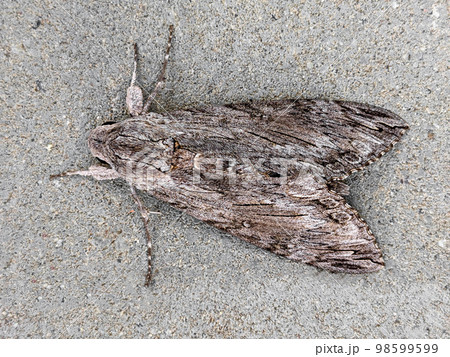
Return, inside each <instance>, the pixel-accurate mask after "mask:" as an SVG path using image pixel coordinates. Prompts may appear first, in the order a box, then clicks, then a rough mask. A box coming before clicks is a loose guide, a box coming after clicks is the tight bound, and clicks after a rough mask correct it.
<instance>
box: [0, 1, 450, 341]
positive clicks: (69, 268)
mask: <svg viewBox="0 0 450 357" xmlns="http://www.w3.org/2000/svg"><path fill="white" fill-rule="evenodd" d="M447 16H448V14H447V10H446V3H445V1H410V2H404V1H399V0H397V1H382V2H372V1H370V2H369V1H366V2H354V3H353V2H346V1H312V0H309V1H308V0H306V1H285V0H273V1H248V2H247V1H217V2H213V1H200V0H193V1H170V3H169V2H166V1H130V2H126V4H125V3H124V4H122V3H121V4H118V2H116V3H115V4H113V3H111V2H109V1H99V2H94V3H92V4H90V3H89V2H85V1H70V2H66V1H57V0H48V1H20V2H17V1H8V2H5V3H3V4H2V15H1V32H0V37H1V51H0V56H1V61H0V68H1V74H2V75H1V78H0V88H1V92H0V99H1V108H0V110H1V125H0V135H1V141H0V145H1V172H0V177H1V200H2V201H1V202H2V205H1V208H0V217H1V220H0V224H1V242H0V244H1V245H0V247H1V248H0V292H1V296H0V304H1V306H0V337H5V338H9V337H44V338H49V337H52V338H58V337H93V338H95V337H135V338H136V337H165V338H168V337H200V338H203V337H291V338H297V337H300V338H338V337H339V338H343V337H345V338H353V337H366V338H376V337H383V338H384V337H391V338H406V337H410V338H413V337H414V338H428V337H434V338H448V337H449V333H448V316H449V315H448V313H449V305H448V303H449V282H448V272H449V265H448V253H449V251H448V240H447V239H448V235H447V234H448V233H447V232H448V231H449V220H448V215H447V214H448V200H449V196H448V174H449V172H448V152H449V145H448V136H447V135H448V129H449V127H448V114H447V111H448V99H449V98H448V94H449V93H448V82H449V78H448V77H449V76H448V75H449V72H448V61H447V60H448V53H449V52H448V51H449V48H448V47H449V46H448V28H449V23H448V17H447ZM169 24H174V25H175V27H176V37H175V40H174V43H173V51H172V57H171V61H170V63H169V66H168V76H167V78H168V83H167V87H166V89H165V90H164V92H163V93H162V95H161V96H160V98H159V103H160V104H161V107H160V108H159V110H165V109H170V108H172V109H173V108H181V107H186V106H191V105H195V104H199V103H227V102H237V101H246V100H248V99H273V98H287V97H291V98H297V97H305V98H313V97H327V98H336V99H345V100H352V101H360V102H368V103H371V104H375V105H380V106H383V107H386V108H388V109H391V110H393V111H395V112H396V113H398V114H399V115H401V116H402V117H403V118H405V120H406V121H407V122H408V123H409V124H410V126H411V130H410V131H409V132H408V133H407V135H406V137H405V139H404V140H403V141H402V142H401V143H400V144H399V145H397V146H396V147H395V149H394V150H393V151H392V152H391V153H390V154H389V155H387V156H386V157H383V158H382V160H380V161H378V162H377V163H375V164H374V165H372V166H371V167H370V168H369V169H367V170H365V171H364V172H360V173H357V174H355V175H353V176H352V177H351V178H350V179H349V183H350V184H351V190H352V194H351V196H350V198H349V201H350V202H351V204H352V205H354V206H355V207H357V208H358V210H359V211H360V212H361V215H362V216H363V217H364V218H365V219H366V220H367V222H368V223H369V225H370V226H371V228H372V230H373V232H374V234H375V235H376V237H377V239H378V242H379V244H380V246H381V248H382V250H383V252H384V258H385V260H386V269H384V270H383V271H381V272H379V273H376V274H372V275H362V276H350V275H340V274H337V275H332V274H329V273H327V272H325V271H320V270H318V269H316V268H313V267H310V266H306V265H303V264H298V263H293V262H290V261H288V260H285V259H282V258H279V257H277V256H275V255H273V254H271V253H268V252H265V251H263V250H261V249H258V248H256V247H253V246H251V245H249V244H246V243H244V242H241V241H239V240H238V239H236V238H234V237H231V236H229V235H227V234H224V233H221V232H219V231H217V230H215V229H213V228H211V227H208V226H207V225H205V224H203V223H201V222H199V221H197V220H195V219H193V218H191V217H188V216H186V215H183V214H180V213H179V212H178V211H176V210H174V209H172V208H170V207H169V206H168V205H166V204H164V203H162V202H159V201H157V200H155V199H153V198H152V197H150V196H146V197H145V202H146V204H147V205H148V206H149V207H150V208H151V209H153V210H158V211H160V212H161V213H162V215H161V216H155V217H154V219H153V221H152V231H153V237H154V247H155V248H154V249H155V253H154V266H155V267H156V272H155V275H154V282H153V285H152V286H151V288H149V289H147V288H144V287H143V282H144V276H145V269H146V268H145V265H146V263H145V262H146V257H145V246H144V236H143V228H142V225H141V221H140V217H139V215H137V214H136V212H133V211H134V210H135V209H136V208H135V206H134V203H133V201H132V199H131V198H130V196H129V193H128V189H127V187H126V185H125V184H124V183H115V182H94V181H93V180H89V179H83V178H67V179H59V180H56V181H50V180H49V175H51V174H54V173H59V172H61V171H64V170H68V169H75V168H85V167H87V166H88V165H90V164H91V163H92V162H93V161H94V160H93V158H92V157H91V156H90V153H89V151H88V149H87V146H86V137H87V134H88V132H89V130H90V129H91V128H93V127H95V126H97V125H99V124H101V123H102V122H104V121H107V120H111V119H116V120H118V119H122V118H124V117H125V116H126V114H125V92H126V88H127V86H128V84H129V80H130V74H131V68H132V43H133V41H137V42H138V43H139V44H140V49H141V54H142V57H141V58H142V60H141V65H140V69H139V73H140V79H139V82H140V83H141V84H142V85H144V86H145V88H146V89H147V90H150V89H151V88H152V86H153V85H154V82H155V79H156V76H157V74H158V72H159V69H160V67H161V62H162V58H163V52H164V48H165V45H166V38H167V30H168V25H169ZM446 165H447V166H446Z"/></svg>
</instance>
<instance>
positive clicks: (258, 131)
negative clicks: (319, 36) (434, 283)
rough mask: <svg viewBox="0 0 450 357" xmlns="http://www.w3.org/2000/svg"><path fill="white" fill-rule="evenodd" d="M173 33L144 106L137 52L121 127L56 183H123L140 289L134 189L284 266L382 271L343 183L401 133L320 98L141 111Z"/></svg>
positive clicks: (370, 110) (367, 113)
mask: <svg viewBox="0 0 450 357" xmlns="http://www.w3.org/2000/svg"><path fill="white" fill-rule="evenodd" d="M173 32H174V28H173V26H171V27H170V31H169V40H168V44H167V49H166V54H165V58H164V63H163V66H162V70H161V73H160V76H159V78H158V81H157V83H156V86H155V88H154V90H153V92H152V93H151V94H150V95H149V97H148V99H147V100H146V101H145V102H144V96H143V92H142V90H141V88H140V87H139V86H138V85H137V84H136V71H137V61H138V51H137V46H136V45H135V47H134V52H135V55H134V70H133V74H132V80H131V85H130V87H129V88H128V90H127V97H126V104H127V107H128V111H129V113H130V115H131V117H130V118H129V119H126V120H123V121H120V122H117V123H112V124H111V123H107V124H106V125H102V126H100V127H97V128H95V129H93V130H92V131H91V133H90V135H89V139H88V146H89V149H90V151H91V153H92V155H93V156H95V157H96V158H98V159H99V160H100V161H101V162H103V163H104V164H103V165H100V164H99V165H94V166H91V167H90V168H89V169H88V170H84V171H72V172H66V173H63V174H60V175H56V176H64V175H82V176H91V177H93V178H94V179H96V180H115V179H123V180H125V181H126V182H127V183H129V185H130V189H131V194H132V196H133V198H134V200H135V201H136V203H137V205H138V207H139V210H140V212H141V215H142V219H143V222H144V228H145V234H146V238H147V255H148V270H147V276H146V285H148V284H149V282H150V279H151V272H152V265H151V248H152V246H151V239H150V234H149V230H148V222H149V217H150V213H149V212H148V211H147V209H146V208H145V207H144V205H143V204H142V202H141V200H140V198H139V196H138V194H137V192H136V188H137V189H139V190H144V191H147V192H149V193H150V194H151V195H153V196H154V197H156V198H158V199H160V200H163V201H165V202H168V203H169V204H171V205H172V206H173V207H175V208H177V209H179V210H181V211H183V212H185V213H187V214H189V215H191V216H193V217H195V218H197V219H200V220H202V221H204V222H206V223H208V224H210V225H212V226H214V227H216V228H218V229H220V230H223V231H226V232H228V233H230V234H232V235H234V236H236V237H239V238H241V239H243V240H244V241H247V242H250V243H252V244H254V245H256V246H258V247H261V248H264V249H267V250H269V251H271V252H273V253H275V254H278V255H280V256H283V257H286V258H288V259H292V260H294V261H299V262H304V263H307V264H310V265H313V266H316V267H319V268H322V269H326V270H328V271H330V272H341V273H370V272H375V271H377V270H379V269H381V268H382V267H383V265H384V262H383V258H382V254H381V251H380V249H379V247H378V246H377V243H376V241H375V237H374V235H373V234H372V233H371V231H370V229H369V227H368V225H367V223H366V222H364V220H363V219H362V218H361V217H360V216H359V214H358V212H357V211H356V210H355V209H354V208H352V207H351V206H350V205H349V204H348V203H347V202H346V200H345V197H344V196H345V195H347V194H348V186H347V185H346V184H345V183H344V182H343V180H344V179H345V178H346V177H347V176H348V175H349V174H351V173H353V172H355V171H357V170H361V169H362V168H364V167H365V166H367V165H369V164H370V163H372V162H374V161H375V160H377V159H378V158H380V157H381V156H382V155H384V154H385V153H386V152H388V151H389V150H390V149H391V148H392V146H393V145H394V144H395V143H396V142H397V141H398V140H399V139H400V137H401V136H402V135H403V133H404V132H405V130H406V129H407V128H408V126H407V124H406V123H405V122H404V121H403V120H402V119H401V118H400V117H399V116H398V115H396V114H394V113H393V112H391V111H389V110H386V109H383V108H379V107H375V106H372V105H368V104H360V103H354V102H344V101H331V100H323V99H314V100H310V99H302V100H277V101H250V102H248V103H240V104H228V105H220V106H213V105H206V106H201V107H199V108H194V109H185V110H175V111H172V112H169V113H162V114H161V113H156V112H151V111H150V106H151V105H152V104H153V102H154V100H155V97H156V96H157V94H158V93H159V92H160V90H161V89H162V88H163V87H164V84H165V72H166V67H167V63H168V60H169V51H170V48H171V42H172V37H173ZM105 164H106V165H105Z"/></svg>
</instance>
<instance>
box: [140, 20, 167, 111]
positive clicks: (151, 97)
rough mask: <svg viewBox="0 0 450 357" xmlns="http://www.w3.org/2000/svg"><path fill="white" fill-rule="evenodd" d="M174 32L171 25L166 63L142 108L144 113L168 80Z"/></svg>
mask: <svg viewBox="0 0 450 357" xmlns="http://www.w3.org/2000/svg"><path fill="white" fill-rule="evenodd" d="M173 32H174V26H173V25H170V26H169V39H168V41H167V48H166V55H165V56H164V63H163V67H162V70H161V73H160V75H159V78H158V81H157V82H156V85H155V89H153V92H152V93H151V94H150V95H149V96H148V98H147V101H146V102H145V105H144V109H142V113H143V114H145V113H148V111H149V109H150V105H151V104H152V102H153V100H154V99H155V97H156V96H157V95H158V92H159V91H160V90H161V89H162V88H163V87H164V85H165V82H166V68H167V63H168V62H169V52H170V48H171V46H172V37H173Z"/></svg>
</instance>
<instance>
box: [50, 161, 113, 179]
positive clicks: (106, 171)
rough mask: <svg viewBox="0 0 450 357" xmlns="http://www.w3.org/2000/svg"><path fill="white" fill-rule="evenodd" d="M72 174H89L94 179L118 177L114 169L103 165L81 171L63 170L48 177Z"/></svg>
mask: <svg viewBox="0 0 450 357" xmlns="http://www.w3.org/2000/svg"><path fill="white" fill-rule="evenodd" d="M73 175H80V176H91V177H93V178H94V179H96V180H99V181H101V180H114V179H117V178H119V177H120V176H119V173H118V172H117V171H116V170H113V169H110V168H107V167H104V166H96V165H94V166H91V167H90V168H89V169H87V170H81V171H67V172H63V173H60V174H57V175H51V176H50V179H54V178H57V177H62V176H73Z"/></svg>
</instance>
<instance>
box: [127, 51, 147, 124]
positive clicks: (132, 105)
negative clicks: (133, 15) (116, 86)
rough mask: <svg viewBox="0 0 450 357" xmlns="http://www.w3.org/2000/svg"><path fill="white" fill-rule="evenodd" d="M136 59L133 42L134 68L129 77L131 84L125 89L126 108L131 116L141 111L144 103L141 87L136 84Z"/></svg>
mask: <svg viewBox="0 0 450 357" xmlns="http://www.w3.org/2000/svg"><path fill="white" fill-rule="evenodd" d="M137 60H138V48H137V44H136V43H135V44H134V69H133V75H132V77H131V84H130V86H129V87H128V90H127V99H126V102H127V108H128V112H129V113H130V114H131V116H133V117H135V116H137V115H139V114H141V113H142V107H143V105H144V96H143V94H142V89H141V88H139V86H137V85H136V71H137Z"/></svg>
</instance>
